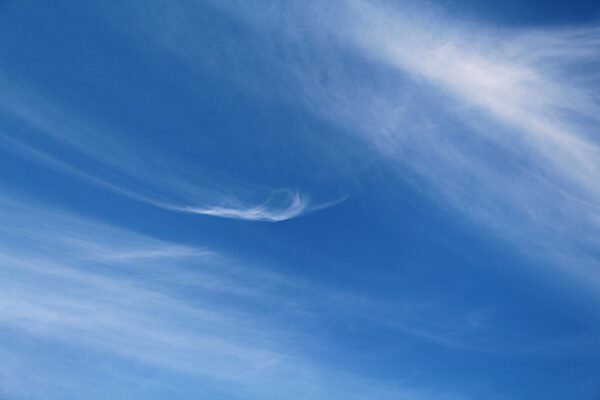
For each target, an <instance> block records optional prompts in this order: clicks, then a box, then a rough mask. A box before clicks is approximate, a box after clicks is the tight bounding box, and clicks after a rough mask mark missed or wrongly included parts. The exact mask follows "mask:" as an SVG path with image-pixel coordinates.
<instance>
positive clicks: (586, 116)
mask: <svg viewBox="0 0 600 400" xmlns="http://www.w3.org/2000/svg"><path fill="white" fill-rule="evenodd" d="M218 6H219V7H222V8H223V9H225V10H227V11H228V12H229V13H230V15H232V16H235V18H238V20H239V21H240V23H243V24H246V25H247V26H250V27H253V29H254V32H256V35H257V37H259V38H261V39H262V40H263V41H264V43H263V47H262V49H263V51H265V50H264V49H270V48H275V49H277V48H278V46H282V47H283V46H285V43H290V42H291V43H294V44H295V46H296V47H295V48H296V49H297V52H298V53H300V55H295V57H294V60H293V61H294V64H293V65H294V68H289V65H290V64H291V63H292V61H291V60H287V59H284V60H281V59H278V58H277V57H278V56H279V57H280V55H281V54H284V57H285V53H281V52H276V51H274V52H273V55H272V57H273V58H272V59H269V61H268V62H269V63H271V64H273V65H278V64H279V65H283V66H284V67H282V68H281V69H280V70H278V73H279V74H280V75H281V77H282V81H285V84H286V85H291V83H290V82H293V84H294V85H295V86H294V90H290V92H291V93H293V94H294V97H293V98H292V97H291V96H290V97H289V99H288V100H289V101H290V103H294V102H295V103H296V104H297V103H301V104H302V105H303V106H304V107H306V108H308V109H309V110H311V111H312V112H314V113H315V114H316V115H318V116H320V117H322V118H324V119H327V120H329V121H331V122H333V123H335V124H337V125H338V126H339V127H341V128H343V130H344V131H346V132H349V133H351V134H354V135H358V136H359V137H361V138H363V139H364V140H365V142H366V143H368V144H370V145H371V146H373V147H374V148H375V149H376V151H378V152H379V154H380V155H381V156H382V159H384V160H387V161H388V162H389V165H390V166H391V168H393V169H394V170H395V171H396V172H397V174H398V176H399V178H400V179H403V180H406V179H408V180H410V181H411V182H417V184H416V186H417V187H418V188H419V189H420V190H422V191H424V192H426V193H427V194H428V195H430V196H431V197H434V198H436V199H438V203H439V204H440V205H443V207H451V208H453V209H455V210H458V211H459V212H460V213H462V215H465V216H467V217H468V218H470V219H471V220H473V221H476V222H477V223H479V224H480V225H481V226H482V227H485V228H487V229H489V230H488V232H491V233H492V234H493V235H496V236H497V237H499V238H502V239H504V240H508V241H510V242H512V243H513V244H515V245H516V247H517V248H518V249H520V250H521V251H523V252H524V253H527V254H530V255H534V257H541V259H544V260H550V261H552V265H554V268H553V269H552V270H553V271H557V269H556V267H558V269H559V270H562V271H563V272H562V273H563V276H568V277H571V278H573V279H575V280H576V281H578V282H579V283H581V284H583V285H584V286H586V285H587V286H589V285H591V286H590V287H591V288H597V287H598V285H600V275H599V273H598V272H597V271H598V268H597V267H598V261H597V257H596V255H597V250H598V248H600V242H599V241H598V239H597V238H598V237H600V211H599V210H600V209H599V207H598V204H600V189H599V188H600V181H599V180H598V179H599V178H598V177H600V149H599V142H598V137H597V136H598V135H597V134H598V131H599V129H600V118H599V117H598V116H599V115H600V94H599V93H600V77H599V76H598V73H597V72H596V71H597V66H598V63H599V62H600V46H599V44H600V29H599V28H598V27H597V26H595V25H592V26H582V27H577V26H572V27H557V28H547V27H546V28H535V27H533V28H527V29H525V28H523V29H517V28H500V27H494V26H486V25H482V24H478V23H474V22H473V21H459V20H456V18H451V17H448V16H447V15H445V14H444V12H443V11H441V10H439V9H436V8H435V7H434V6H432V5H427V4H423V3H419V4H413V3H410V2H401V3H400V4H396V5H392V4H390V3H388V2H377V1H347V2H343V3H342V4H341V5H340V4H336V5H335V6H329V5H327V4H322V3H320V2H310V1H309V2H304V3H303V4H302V6H282V5H271V6H270V7H265V8H264V9H261V12H260V13H257V12H254V11H253V10H252V9H250V8H248V7H244V6H243V5H242V4H240V3H238V2H232V3H231V2H230V3H227V2H226V3H220V5H218ZM173 29H180V30H182V29H186V27H185V26H179V27H177V28H173ZM274 32H277V33H278V35H275V36H274V35H273V33H274ZM168 33H169V31H168V30H165V31H163V32H162V34H164V35H168ZM192 36H193V35H192ZM273 37H275V39H273ZM168 43H169V45H170V46H171V47H173V48H176V50H177V51H179V52H180V53H181V54H183V55H186V54H187V55H189V58H188V60H190V61H192V62H194V60H195V58H194V54H195V51H194V49H193V43H191V42H184V43H183V44H181V43H179V44H178V43H176V42H173V41H168ZM186 46H188V48H186ZM189 46H192V48H189ZM241 53H242V52H241V51H240V54H241ZM265 53H266V54H267V55H266V56H265V57H268V55H269V52H268V51H265ZM315 53H316V54H320V55H321V56H320V57H317V58H315V57H311V56H310V55H312V54H315ZM349 60H350V61H349ZM257 90H259V89H257ZM547 271H550V270H547ZM592 292H596V290H595V289H593V290H592Z"/></svg>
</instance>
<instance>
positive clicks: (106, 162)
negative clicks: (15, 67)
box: [0, 79, 343, 222]
mask: <svg viewBox="0 0 600 400" xmlns="http://www.w3.org/2000/svg"><path fill="white" fill-rule="evenodd" d="M2 81H3V83H4V84H5V86H4V87H5V89H6V90H5V91H4V92H3V93H2V95H1V96H0V106H1V107H2V108H4V109H5V110H6V111H9V112H10V113H11V114H12V116H13V117H14V118H15V119H16V120H18V121H20V123H22V122H25V123H26V124H27V125H28V127H27V129H26V130H24V131H22V132H18V133H13V132H10V131H9V130H5V131H3V132H0V145H1V146H3V147H4V148H5V149H7V150H9V151H12V152H14V153H16V154H19V155H21V156H24V157H27V158H29V159H31V160H32V161H35V162H38V163H42V164H44V165H47V166H50V167H52V168H54V169H56V170H59V171H62V172H66V173H68V174H70V175H73V176H75V177H77V178H79V179H82V180H84V181H86V182H88V183H91V184H94V185H97V186H100V187H103V188H105V189H108V190H111V191H114V192H117V193H119V194H121V195H124V196H127V197H130V198H133V199H135V200H138V201H142V202H145V203H148V204H151V205H153V206H155V207H159V208H162V209H165V210H172V211H178V212H183V213H189V214H197V215H207V216H213V217H221V218H231V219H238V220H247V221H259V222H279V221H285V220H289V219H292V218H297V217H299V216H302V215H304V214H306V213H309V212H314V211H317V210H320V209H323V208H326V207H329V206H332V205H334V204H337V203H339V202H340V201H343V199H342V200H338V201H334V202H328V203H313V202H312V201H310V200H309V197H308V196H307V195H304V194H302V193H300V192H299V191H293V190H291V189H277V190H270V189H264V188H261V189H259V188H254V187H252V186H251V185H245V184H242V183H239V182H233V181H231V180H228V179H227V178H225V177H216V176H215V177H213V178H210V177H211V176H212V175H214V174H210V173H209V172H207V171H204V170H202V168H201V167H199V166H198V165H190V164H189V163H187V162H186V161H185V160H183V159H180V158H176V157H172V156H171V155H170V154H167V153H158V154H157V153H156V151H151V150H149V149H145V148H143V147H142V146H140V145H139V143H135V142H126V141H125V140H121V139H116V138H115V137H114V136H110V135H105V134H102V128H100V127H99V126H96V125H94V124H93V123H91V122H87V123H86V122H83V121H82V120H80V119H79V118H78V117H77V116H74V115H73V113H70V112H68V111H65V110H63V109H57V108H56V107H54V106H53V107H50V106H49V105H48V101H46V99H44V98H43V97H42V96H41V95H39V94H38V93H36V92H35V90H33V89H23V88H20V87H18V86H16V85H15V84H14V83H8V81H6V80H5V79H3V80H2ZM104 130H106V131H108V128H105V129H104ZM121 136H122V137H123V135H121ZM48 143H49V144H50V145H51V146H48ZM56 148H59V149H61V150H62V151H64V152H66V153H67V154H69V157H67V158H65V157H59V156H57V155H55V154H54V153H53V152H52V150H50V149H56ZM157 159H160V160H162V163H160V164H158V163H157V162H156V161H155V160H157ZM198 176H202V178H198ZM261 197H262V198H267V200H265V201H263V202H262V203H259V204H258V205H251V203H252V200H250V199H256V198H261ZM255 204H256V203H255Z"/></svg>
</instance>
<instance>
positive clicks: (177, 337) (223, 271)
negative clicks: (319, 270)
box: [0, 199, 437, 399]
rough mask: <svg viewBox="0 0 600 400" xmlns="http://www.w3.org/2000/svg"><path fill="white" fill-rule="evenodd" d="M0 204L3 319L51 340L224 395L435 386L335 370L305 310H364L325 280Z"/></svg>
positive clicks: (8, 375)
mask: <svg viewBox="0 0 600 400" xmlns="http://www.w3.org/2000/svg"><path fill="white" fill-rule="evenodd" d="M0 204H1V206H2V207H1V209H2V212H1V213H0V222H2V224H1V226H2V227H3V229H0V238H1V241H0V243H1V244H0V253H1V254H2V255H1V256H0V265H1V266H2V275H3V278H2V279H0V289H1V290H2V293H3V295H2V299H1V300H0V326H1V327H2V328H3V329H11V330H16V331H18V332H20V334H21V336H22V337H31V338H33V340H43V341H46V342H48V341H49V342H48V343H50V344H49V345H47V346H50V347H52V346H67V348H71V347H74V348H78V349H80V350H78V351H84V352H91V354H93V352H97V351H101V352H102V353H103V354H105V356H104V357H107V355H106V354H108V355H110V357H112V358H115V359H117V360H121V361H119V362H118V364H119V365H123V363H125V364H124V365H125V366H127V365H128V363H132V362H133V363H138V364H141V365H146V366H148V367H157V368H162V369H165V370H168V371H170V372H171V373H175V374H185V375H189V376H193V377H195V379H198V380H200V381H202V382H205V383H206V384H211V382H212V383H215V382H228V383H229V384H228V387H229V389H228V390H225V391H224V392H226V394H227V395H236V394H239V393H242V392H243V393H251V394H252V396H260V397H261V398H279V397H280V394H281V391H282V390H285V393H286V395H287V396H288V397H290V398H305V397H306V396H313V397H316V398H328V397H330V396H333V397H344V398H350V399H363V398H365V399H366V398H373V397H374V396H375V397H378V398H384V399H386V398H390V399H392V398H397V397H399V396H401V397H402V398H409V399H421V398H436V396H437V394H436V392H435V391H434V390H431V391H430V390H425V389H412V388H411V387H410V386H409V385H406V384H404V383H398V382H394V381H389V382H386V381H377V380H372V379H371V378H370V377H369V376H368V375H364V376H363V375H362V374H356V373H355V372H352V371H351V370H348V371H347V372H343V371H344V370H345V367H344V366H343V365H339V364H338V363H335V362H334V361H332V360H330V361H327V357H325V356H324V354H323V352H322V350H319V349H322V348H323V346H325V345H326V342H324V341H323V339H324V338H321V337H319V335H317V334H315V333H314V332H313V331H312V330H311V329H310V326H311V320H315V321H316V320H320V319H322V318H329V317H327V315H337V316H338V317H340V316H342V315H345V316H344V318H350V319H354V318H357V317H358V318H362V319H363V320H364V321H368V319H367V317H366V313H365V315H364V316H361V313H362V312H359V313H358V314H356V309H355V310H354V311H350V310H352V309H354V307H357V306H359V305H360V304H361V302H360V301H359V300H358V299H353V298H352V296H350V295H348V294H346V295H344V296H343V299H339V296H340V294H339V293H338V294H336V291H335V290H324V289H323V288H318V287H312V286H311V285H309V284H308V283H307V282H303V281H298V280H296V279H294V278H292V277H289V276H286V275H281V274H277V273H274V272H270V271H269V270H267V269H264V268H257V267H255V266H252V265H248V264H247V263H246V264H244V263H245V262H244V261H241V260H236V258H235V257H231V256H229V255H226V254H222V253H219V252H216V251H213V250H208V249H202V248H193V247H189V246H181V245H173V244H169V243H166V242H162V241H160V240H156V239H152V238H148V237H145V236H142V235H139V234H135V233H132V232H128V231H124V230H121V229H117V228H114V227H111V226H108V225H105V224H101V223H97V222H92V221H86V220H83V219H80V218H77V217H75V216H73V215H69V214H67V213H64V212H60V211H57V210H50V209H40V208H39V207H33V206H30V205H26V204H24V203H23V202H22V201H21V202H15V201H13V200H7V199H2V201H0ZM8 226H12V227H15V228H14V229H9V228H7V227H8ZM6 276H8V277H9V278H6ZM336 298H338V300H339V301H335V299H336ZM361 307H362V306H361ZM369 318H373V315H372V313H370V316H369ZM0 351H1V352H2V353H3V355H4V356H5V358H4V359H9V360H10V359H14V358H15V357H16V356H18V357H19V358H20V360H21V363H25V364H27V363H28V362H30V361H31V360H34V359H37V357H41V356H38V355H36V354H34V353H28V351H27V350H26V348H21V347H18V346H17V347H13V348H5V347H3V348H2V349H1V350H0ZM88 357H93V356H88ZM50 360H51V359H50ZM31 362H34V361H31ZM48 362H50V361H49V360H48V359H44V361H43V363H48ZM98 362H100V361H98ZM115 362H116V361H115ZM15 368H17V369H18V368H19V365H18V363H13V362H7V363H2V366H1V367H0V376H2V377H3V379H7V380H9V382H8V383H7V384H6V385H4V386H5V390H6V391H7V394H9V395H10V394H11V393H16V394H22V393H23V392H22V388H20V385H22V384H23V385H24V382H22V381H21V380H22V379H23V378H24V377H26V376H27V374H26V375H22V374H21V373H19V372H18V371H17V372H15V371H16V370H14V369H15ZM45 373H46V374H50V375H52V374H54V373H51V372H49V371H46V372H45ZM56 373H57V374H58V372H56ZM97 373H99V372H98V371H96V372H94V373H92V374H91V376H95V375H96V374H97ZM59 375H60V374H59ZM28 379H29V378H28ZM34 379H35V377H34ZM73 379H74V378H73V375H71V376H70V378H68V377H64V376H63V377H61V378H58V379H57V381H56V384H54V383H53V382H52V381H45V382H38V388H39V391H38V390H36V391H35V393H38V394H39V393H45V392H46V391H48V392H50V393H54V394H56V395H57V396H60V395H65V393H67V392H61V390H68V389H66V388H68V386H69V385H71V384H74V380H73ZM88 384H89V383H88ZM165 384H167V383H165ZM80 385H83V386H85V385H86V384H85V383H81V384H80ZM61 388H63V389H61ZM170 390H172V389H170ZM98 393H99V396H101V395H102V393H105V392H103V391H102V390H101V391H99V392H98ZM105 394H106V393H105ZM35 396H37V394H35ZM35 396H34V397H35Z"/></svg>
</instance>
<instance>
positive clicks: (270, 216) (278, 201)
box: [171, 190, 310, 222]
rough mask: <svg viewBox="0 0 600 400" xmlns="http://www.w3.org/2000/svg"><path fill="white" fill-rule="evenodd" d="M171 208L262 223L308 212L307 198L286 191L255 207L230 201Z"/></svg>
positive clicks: (273, 195)
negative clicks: (218, 203)
mask: <svg viewBox="0 0 600 400" xmlns="http://www.w3.org/2000/svg"><path fill="white" fill-rule="evenodd" d="M171 208H172V209H174V210H177V211H182V212H187V213H192V214H202V215H210V216H213V217H222V218H230V219H239V220H245V221H263V222H279V221H285V220H288V219H292V218H295V217H297V216H299V215H301V214H303V213H305V212H306V211H308V210H310V207H309V201H308V198H307V197H305V196H302V195H301V194H299V193H298V192H291V191H288V190H285V191H280V192H274V193H273V194H271V196H269V198H268V199H267V200H266V201H264V202H263V203H261V204H258V205H255V206H249V205H247V204H244V203H241V202H240V201H238V200H235V199H232V200H230V201H228V202H227V203H225V204H224V205H221V206H209V207H171Z"/></svg>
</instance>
